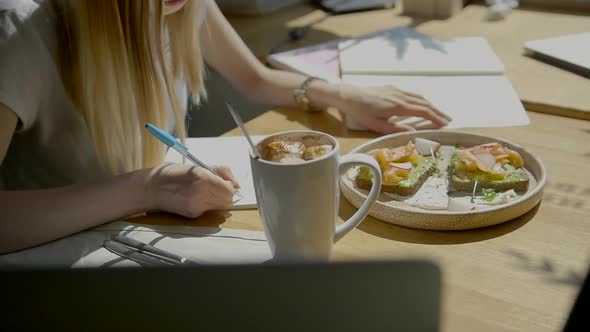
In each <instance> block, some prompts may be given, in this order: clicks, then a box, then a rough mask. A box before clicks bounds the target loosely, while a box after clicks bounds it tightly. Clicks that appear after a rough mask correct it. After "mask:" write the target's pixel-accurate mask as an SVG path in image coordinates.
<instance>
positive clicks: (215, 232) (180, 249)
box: [0, 221, 271, 270]
mask: <svg viewBox="0 0 590 332" xmlns="http://www.w3.org/2000/svg"><path fill="white" fill-rule="evenodd" d="M118 234H123V235H126V236H128V237H131V238H133V239H136V240H138V241H141V242H144V243H149V244H151V245H153V246H154V247H156V248H159V249H163V250H166V251H168V252H171V253H174V254H177V255H180V256H183V257H187V258H189V259H191V260H193V261H195V262H197V263H202V264H222V263H227V264H229V263H236V264H237V263H253V264H254V263H261V262H264V261H266V260H269V259H270V258H271V253H270V248H269V247H268V244H267V242H266V238H265V236H264V233H262V232H255V231H244V230H232V229H221V228H212V227H191V226H154V225H141V224H132V223H127V222H121V221H119V222H113V223H110V224H106V225H103V226H99V227H96V228H93V229H89V230H86V231H83V232H81V233H78V234H74V235H72V236H68V237H66V238H63V239H60V240H57V241H54V242H50V243H48V244H45V245H42V246H38V247H35V248H32V249H27V250H21V251H17V252H14V253H11V254H6V255H0V270H1V269H9V268H43V267H52V268H55V267H60V268H66V267H72V268H89V267H91V268H97V267H103V268H105V267H125V266H139V265H140V264H139V263H136V262H134V261H131V260H128V259H125V258H122V257H120V256H118V255H116V254H114V253H112V252H110V251H108V250H107V249H105V248H103V247H102V244H103V241H105V240H108V239H110V238H111V237H113V236H114V235H118Z"/></svg>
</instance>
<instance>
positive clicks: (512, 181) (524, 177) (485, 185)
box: [450, 169, 529, 192]
mask: <svg viewBox="0 0 590 332" xmlns="http://www.w3.org/2000/svg"><path fill="white" fill-rule="evenodd" d="M450 183H451V188H452V189H453V190H455V191H467V192H470V191H472V190H473V186H474V185H475V179H469V178H461V177H459V176H457V175H456V174H452V175H451V178H450ZM528 187H529V176H528V174H527V173H526V172H525V171H524V170H522V169H517V170H516V171H514V172H513V173H511V174H510V175H509V176H507V177H506V178H504V179H502V180H492V181H482V180H481V179H478V182H477V188H478V189H494V190H495V191H497V192H502V191H507V190H510V189H514V191H526V190H527V189H528Z"/></svg>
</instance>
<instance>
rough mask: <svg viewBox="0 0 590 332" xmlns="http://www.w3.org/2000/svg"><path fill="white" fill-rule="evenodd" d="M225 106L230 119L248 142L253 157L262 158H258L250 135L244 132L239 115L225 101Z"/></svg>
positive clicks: (258, 155) (244, 128)
mask: <svg viewBox="0 0 590 332" xmlns="http://www.w3.org/2000/svg"><path fill="white" fill-rule="evenodd" d="M225 105H226V106H227V109H228V110H229V113H230V114H231V116H232V118H234V121H235V122H236V124H237V125H238V127H240V130H241V131H242V134H243V135H244V136H245V137H246V140H248V144H250V147H251V148H252V152H254V156H255V157H256V158H257V159H261V158H262V157H260V154H259V153H258V150H257V149H256V145H254V142H253V141H252V138H250V135H248V131H247V130H246V127H245V126H244V122H243V121H242V118H240V115H239V114H238V113H237V112H236V111H235V110H234V109H233V107H231V105H230V104H229V102H227V101H226V102H225Z"/></svg>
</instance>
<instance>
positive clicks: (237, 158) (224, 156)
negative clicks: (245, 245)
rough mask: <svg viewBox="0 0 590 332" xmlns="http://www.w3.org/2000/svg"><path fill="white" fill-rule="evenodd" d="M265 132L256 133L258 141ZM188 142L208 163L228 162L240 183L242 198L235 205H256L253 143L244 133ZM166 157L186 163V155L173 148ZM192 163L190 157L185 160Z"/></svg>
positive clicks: (196, 153) (235, 207)
mask: <svg viewBox="0 0 590 332" xmlns="http://www.w3.org/2000/svg"><path fill="white" fill-rule="evenodd" d="M263 138H264V136H252V140H253V141H254V144H256V143H257V142H259V141H261V140H262V139H263ZM185 145H186V146H187V147H188V149H189V151H191V153H192V154H193V155H195V156H196V157H197V158H199V160H201V161H202V162H204V163H205V164H207V165H218V166H228V167H229V168H231V170H232V172H233V174H234V176H235V177H236V179H237V180H238V183H239V184H240V186H241V188H240V193H241V196H242V198H241V199H240V200H239V201H238V202H236V204H234V209H255V208H256V194H255V192H254V183H253V182H252V170H251V168H250V158H249V156H248V154H249V153H250V152H249V151H250V145H249V144H248V141H246V138H245V137H243V136H236V137H195V138H188V139H187V140H186V143H185ZM166 161H168V162H174V163H183V157H182V156H181V155H180V154H179V153H178V152H176V151H175V150H173V149H169V150H168V153H167V154H166ZM185 162H186V163H190V161H188V160H187V161H185Z"/></svg>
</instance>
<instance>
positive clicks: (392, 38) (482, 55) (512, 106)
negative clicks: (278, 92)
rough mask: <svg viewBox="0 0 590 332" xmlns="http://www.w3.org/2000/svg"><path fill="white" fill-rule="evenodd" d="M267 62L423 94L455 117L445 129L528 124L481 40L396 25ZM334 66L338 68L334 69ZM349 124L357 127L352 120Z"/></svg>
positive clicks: (494, 58) (499, 64)
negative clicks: (441, 35) (438, 35)
mask: <svg viewBox="0 0 590 332" xmlns="http://www.w3.org/2000/svg"><path fill="white" fill-rule="evenodd" d="M328 53H330V54H331V57H329V58H327V57H326V54H328ZM336 54H337V55H338V56H337V57H336ZM324 58H327V59H328V60H325V59H324ZM321 59H324V61H323V62H322V61H321ZM269 62H270V64H271V65H274V66H276V67H278V68H283V69H287V70H295V71H298V72H301V73H303V74H306V75H313V76H320V77H323V78H328V79H330V80H332V81H342V82H345V83H351V84H358V85H367V86H370V85H383V84H391V85H395V86H396V87H398V88H400V89H402V90H406V91H410V92H414V93H418V94H421V95H423V96H424V97H425V98H426V99H428V100H429V101H431V102H432V103H433V104H434V105H435V106H436V107H437V108H439V109H440V110H442V111H443V112H445V113H447V114H449V115H450V116H451V117H452V118H453V121H451V122H450V124H449V126H448V127H449V128H476V127H505V126H519V125H527V124H529V119H528V116H527V114H526V111H525V109H524V107H523V105H522V103H521V102H520V99H519V98H518V96H517V94H516V92H515V91H514V88H513V87H512V84H511V83H510V81H509V80H508V79H507V78H506V77H505V76H504V66H503V64H502V62H501V61H500V59H499V58H498V57H497V56H496V54H495V53H494V51H493V50H492V48H491V47H490V46H489V44H488V43H487V41H486V40H485V39H484V38H479V37H468V38H454V39H446V40H437V39H434V38H432V37H430V36H428V35H424V34H421V33H418V32H416V31H415V30H413V29H409V28H398V29H393V30H389V31H385V32H381V33H377V34H371V35H367V36H364V37H361V38H356V39H350V40H339V41H335V42H332V43H328V44H323V45H317V46H314V47H308V48H304V49H300V50H295V51H290V52H285V53H280V54H275V55H272V56H271V57H270V58H269ZM336 64H337V65H338V66H337V67H338V68H339V70H335V69H334V68H335V67H336ZM338 78H339V79H338ZM413 120H415V118H410V119H407V120H406V121H413ZM347 125H349V127H350V128H354V129H358V128H359V126H358V125H357V124H354V123H347Z"/></svg>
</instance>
